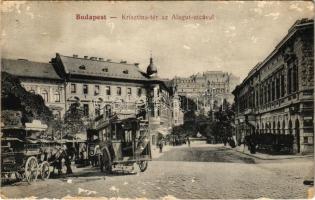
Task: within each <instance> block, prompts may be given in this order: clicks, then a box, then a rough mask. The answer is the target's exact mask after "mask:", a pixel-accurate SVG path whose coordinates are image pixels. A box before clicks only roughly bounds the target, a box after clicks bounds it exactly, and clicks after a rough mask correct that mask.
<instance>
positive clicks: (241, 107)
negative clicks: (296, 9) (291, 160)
mask: <svg viewBox="0 0 315 200" xmlns="http://www.w3.org/2000/svg"><path fill="white" fill-rule="evenodd" d="M313 44H314V21H313V20H308V19H302V20H298V21H297V22H296V23H295V24H294V25H293V26H292V27H291V28H290V29H289V31H288V34H287V35H286V36H285V37H284V38H283V39H282V40H281V41H280V43H279V44H278V45H277V46H276V47H275V49H274V50H273V51H272V52H271V53H270V54H269V55H268V56H267V58H266V59H265V60H263V61H262V62H261V63H258V64H257V65H256V66H255V67H254V68H253V69H252V70H251V71H250V72H249V74H248V76H247V77H246V78H245V79H244V80H243V82H242V83H241V84H240V85H239V86H237V87H236V89H235V90H234V91H233V94H234V95H235V107H236V112H235V124H236V137H237V140H239V141H241V140H242V139H243V138H244V137H245V136H246V135H251V134H254V133H255V134H267V133H268V134H270V133H271V134H284V135H293V136H294V142H293V151H294V152H295V153H313V150H314V57H313V56H314V46H313Z"/></svg>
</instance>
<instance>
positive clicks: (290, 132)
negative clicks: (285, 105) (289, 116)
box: [289, 120, 293, 134]
mask: <svg viewBox="0 0 315 200" xmlns="http://www.w3.org/2000/svg"><path fill="white" fill-rule="evenodd" d="M289 134H293V132H292V121H291V120H290V121H289Z"/></svg>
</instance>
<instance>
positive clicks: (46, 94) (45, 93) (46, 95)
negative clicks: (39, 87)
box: [42, 90, 48, 102]
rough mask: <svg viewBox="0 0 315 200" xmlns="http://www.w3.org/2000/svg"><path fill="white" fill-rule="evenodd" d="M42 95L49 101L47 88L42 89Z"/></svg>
mask: <svg viewBox="0 0 315 200" xmlns="http://www.w3.org/2000/svg"><path fill="white" fill-rule="evenodd" d="M42 97H43V99H44V101H45V102H48V92H47V90H43V91H42Z"/></svg>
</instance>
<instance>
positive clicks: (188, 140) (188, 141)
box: [187, 136, 190, 147]
mask: <svg viewBox="0 0 315 200" xmlns="http://www.w3.org/2000/svg"><path fill="white" fill-rule="evenodd" d="M187 143H188V146H189V147H190V139H189V136H187Z"/></svg>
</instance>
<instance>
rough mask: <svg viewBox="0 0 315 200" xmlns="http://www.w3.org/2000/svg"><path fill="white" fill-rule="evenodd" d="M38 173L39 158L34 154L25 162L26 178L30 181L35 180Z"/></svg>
mask: <svg viewBox="0 0 315 200" xmlns="http://www.w3.org/2000/svg"><path fill="white" fill-rule="evenodd" d="M37 175H38V163H37V159H36V158H35V157H34V156H32V157H29V158H28V159H27V161H26V164H25V178H26V180H27V182H28V183H31V182H34V181H36V179H37Z"/></svg>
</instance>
